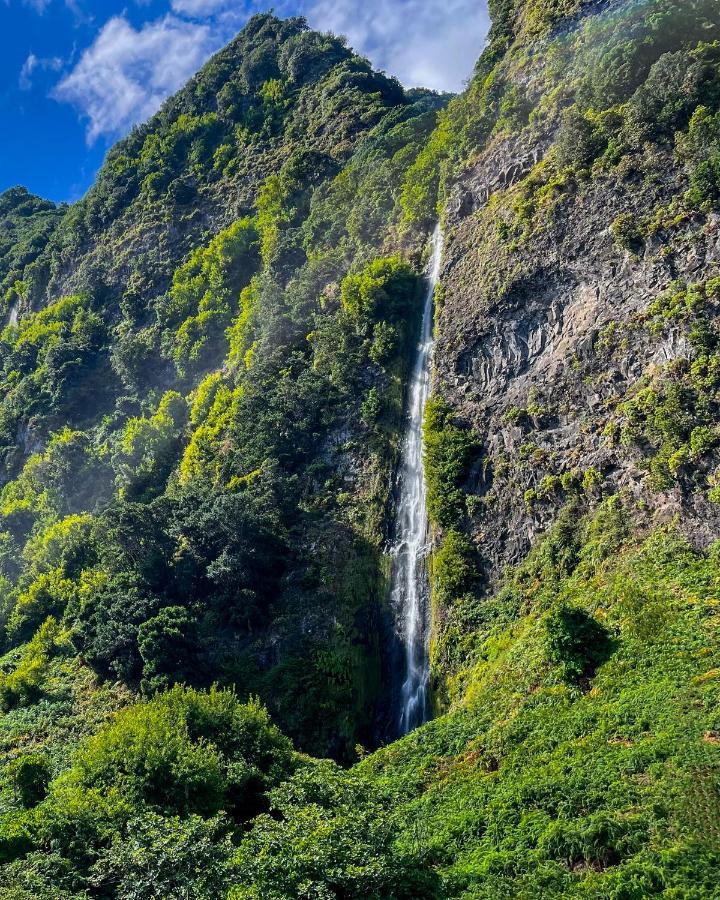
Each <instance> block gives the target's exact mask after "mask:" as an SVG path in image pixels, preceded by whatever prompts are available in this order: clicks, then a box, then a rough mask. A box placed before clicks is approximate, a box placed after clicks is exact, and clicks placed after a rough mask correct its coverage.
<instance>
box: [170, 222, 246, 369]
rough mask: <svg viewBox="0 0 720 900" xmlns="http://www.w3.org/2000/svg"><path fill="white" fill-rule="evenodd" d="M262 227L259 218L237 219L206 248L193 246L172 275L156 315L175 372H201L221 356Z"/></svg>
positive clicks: (225, 346)
mask: <svg viewBox="0 0 720 900" xmlns="http://www.w3.org/2000/svg"><path fill="white" fill-rule="evenodd" d="M261 228H262V225H261V224H260V222H259V221H258V223H257V224H256V222H255V220H254V219H249V218H245V219H239V220H238V221H237V222H235V223H234V224H233V225H231V226H230V227H229V228H226V229H225V230H224V231H221V232H220V234H218V235H217V237H215V238H213V240H212V241H210V243H209V244H208V245H207V246H206V247H200V248H198V249H197V250H194V251H193V252H192V253H191V254H190V256H189V258H188V259H187V261H186V262H185V263H183V265H182V266H180V267H179V268H178V269H177V270H176V271H175V273H174V274H173V282H172V286H171V288H170V290H169V291H168V293H167V295H166V297H164V298H163V299H162V300H161V301H160V303H159V304H158V307H157V315H158V321H159V323H160V325H161V327H162V328H163V331H164V341H165V346H166V349H167V352H168V353H169V355H170V356H171V357H172V359H173V360H174V362H175V365H176V367H177V370H178V372H179V373H180V375H182V376H185V375H187V374H190V373H195V372H200V371H203V370H206V369H208V368H209V367H211V366H213V365H217V364H218V363H219V362H220V360H221V359H222V357H223V355H224V351H225V350H226V349H227V345H226V340H225V332H226V329H227V328H228V327H229V325H230V324H231V322H232V320H233V318H234V316H235V315H236V314H237V312H238V301H239V297H240V292H241V290H242V289H243V288H244V287H245V286H246V285H247V283H248V282H249V281H250V278H251V277H252V275H253V274H254V272H255V270H256V268H257V265H258V262H259V235H258V229H261Z"/></svg>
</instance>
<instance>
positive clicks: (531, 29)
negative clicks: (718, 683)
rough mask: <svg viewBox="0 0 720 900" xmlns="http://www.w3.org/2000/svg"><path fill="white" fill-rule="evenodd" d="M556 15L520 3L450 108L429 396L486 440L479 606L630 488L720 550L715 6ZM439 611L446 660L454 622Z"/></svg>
mask: <svg viewBox="0 0 720 900" xmlns="http://www.w3.org/2000/svg"><path fill="white" fill-rule="evenodd" d="M650 7H652V9H651V8H650ZM513 9H514V8H513ZM544 9H545V13H546V18H545V21H544V22H540V21H539V20H538V19H537V17H535V16H534V13H533V10H535V7H534V6H533V4H526V5H524V6H523V7H522V8H521V9H516V10H514V12H513V13H512V14H511V13H510V7H508V9H506V10H505V13H506V14H507V15H508V16H509V18H507V19H506V20H505V21H506V22H508V23H509V22H514V23H515V24H514V26H513V29H514V30H512V32H511V33H510V32H508V30H507V27H505V28H504V30H503V25H502V23H503V16H502V10H497V12H498V14H499V18H498V19H497V22H496V26H495V31H494V34H493V40H491V43H490V47H489V49H488V50H487V51H486V54H485V56H484V57H483V59H481V61H480V63H479V67H478V74H477V76H476V79H475V81H474V82H473V83H472V84H471V86H470V88H469V90H468V93H467V94H466V95H465V97H463V98H461V99H460V100H458V101H455V103H454V105H452V106H451V107H450V110H449V119H450V121H451V122H452V123H453V125H454V126H455V127H454V129H453V133H454V134H455V135H458V134H461V135H464V136H463V137H462V138H461V139H460V140H459V141H458V139H457V138H456V139H455V140H456V143H455V146H453V144H452V141H449V142H448V143H449V149H446V150H445V154H446V159H447V160H449V161H448V162H446V163H445V165H446V167H447V168H446V171H447V172H448V175H447V182H446V184H447V186H446V188H445V195H444V204H445V210H446V212H445V228H446V249H445V256H444V264H443V274H442V280H441V288H440V297H439V304H438V306H439V308H438V312H437V335H438V337H437V350H436V356H435V364H436V392H437V394H438V396H439V397H440V398H441V399H442V400H443V401H444V402H445V403H446V404H447V406H448V409H449V411H450V413H451V414H452V416H454V417H455V424H456V425H457V426H460V427H461V428H465V429H469V430H470V432H471V433H472V435H473V440H474V441H475V449H474V452H473V454H471V456H470V458H468V459H466V460H465V464H464V469H463V473H462V476H461V480H462V481H463V489H464V490H465V492H466V495H467V496H466V507H465V510H464V514H463V516H462V517H461V518H462V522H461V523H460V520H459V519H458V520H457V521H456V522H455V523H454V524H455V525H458V524H460V525H461V528H462V530H464V532H465V534H467V535H468V536H469V537H470V539H471V541H472V544H473V547H474V553H475V557H474V565H475V567H476V573H475V577H476V582H475V585H476V586H475V589H474V590H475V594H476V597H478V598H479V597H481V596H491V595H492V594H493V593H494V592H495V591H496V590H497V588H498V585H499V583H500V581H501V577H502V575H503V573H504V572H505V570H506V568H507V567H508V566H515V565H517V564H518V563H519V562H521V561H522V560H523V559H524V558H525V556H526V555H527V553H528V551H529V549H530V548H531V547H532V546H533V545H534V544H535V543H536V541H537V539H538V536H539V535H540V534H542V533H544V532H545V531H547V529H548V528H549V527H550V526H551V525H552V523H553V522H554V521H555V520H556V517H557V516H558V513H559V511H560V510H562V509H564V508H566V507H567V505H568V504H577V503H580V505H581V506H582V507H586V506H588V505H589V506H592V505H593V504H596V503H597V502H599V501H600V500H601V498H602V497H608V496H611V495H615V494H619V495H621V496H622V497H623V498H624V501H623V502H625V503H627V504H628V506H629V507H631V508H632V509H633V510H634V511H635V512H634V515H635V516H636V517H637V527H638V528H645V527H653V526H656V525H658V524H660V523H667V522H670V521H675V522H676V523H677V524H678V526H679V528H680V529H681V531H682V533H683V534H685V535H686V536H687V537H688V538H689V539H690V540H691V542H692V543H693V544H694V545H695V546H697V547H698V548H705V547H707V546H708V545H709V544H710V543H711V542H712V541H713V540H716V539H717V538H718V536H720V532H719V531H718V528H719V527H720V518H719V517H718V509H717V506H716V504H714V503H713V502H711V500H709V499H708V498H709V495H710V494H711V492H712V487H713V484H714V474H713V473H714V471H715V468H716V466H717V465H718V462H720V458H718V456H717V453H716V451H715V447H716V444H717V441H716V439H715V437H714V436H713V437H711V436H710V432H708V431H707V429H710V431H711V432H712V433H713V435H714V430H713V429H714V427H715V426H714V422H715V416H716V414H717V408H716V400H715V394H714V391H715V387H714V376H713V375H712V374H710V375H708V371H709V370H708V369H707V368H706V367H708V366H709V369H710V370H712V368H713V366H714V362H713V360H714V359H715V357H714V355H713V354H714V352H715V340H716V338H715V334H716V324H715V317H716V315H717V300H718V296H717V281H715V280H714V279H716V278H717V275H718V266H719V264H720V259H719V253H720V237H719V235H718V221H719V220H718V216H717V214H716V212H715V201H713V200H711V199H710V195H709V194H708V193H707V190H709V189H706V188H702V189H700V188H699V187H698V184H699V181H700V180H701V179H700V176H699V175H698V172H699V171H700V170H702V167H703V166H704V165H705V164H706V163H705V160H707V159H709V158H712V155H713V153H714V152H715V150H714V149H713V148H714V147H715V146H716V145H715V144H714V141H715V138H714V137H712V136H711V132H712V128H708V122H709V121H715V120H714V119H712V112H711V110H714V109H715V108H716V106H715V104H716V103H717V98H718V81H717V53H718V51H717V45H716V44H713V43H712V41H713V40H716V39H717V37H718V22H717V16H716V14H715V12H716V11H714V10H713V9H712V7H711V6H710V5H708V4H707V3H691V4H683V5H682V7H681V6H680V5H679V4H674V3H670V2H668V3H659V4H646V3H627V2H626V3H622V2H607V3H599V4H598V3H595V4H579V3H575V4H568V5H567V6H566V7H565V8H563V7H562V5H561V6H560V7H558V8H557V9H555V10H554V11H551V10H550V9H549V7H547V6H545V7H544ZM535 12H537V10H535ZM650 13H652V14H653V15H650ZM481 113H482V115H481ZM468 123H470V124H468ZM701 133H702V137H700V134H701ZM451 173H452V174H451ZM703 183H704V182H703ZM703 190H705V193H703ZM701 332H702V334H704V335H705V339H704V340H703V338H702V337H701ZM439 524H440V525H441V526H442V525H443V523H442V522H441V523H439ZM444 524H445V526H446V527H447V524H448V523H447V522H446V523H444ZM451 524H452V523H451ZM442 542H443V528H442V527H441V528H440V531H439V537H438V546H442ZM436 593H437V594H438V595H439V596H443V589H442V585H439V586H438V589H437V591H436ZM476 602H477V603H478V604H479V606H481V605H482V601H481V600H477V601H476ZM462 605H463V604H462V602H461V603H460V606H462ZM450 606H451V607H452V604H450ZM436 613H437V618H438V622H439V624H438V641H439V643H440V644H441V645H442V643H443V641H444V637H443V630H444V628H446V627H450V628H451V629H452V627H453V626H448V625H447V622H448V620H452V619H453V616H456V615H458V610H457V609H455V610H448V608H446V607H445V606H444V605H443V602H442V601H441V602H439V603H438V609H437V610H436ZM448 640H449V638H448ZM437 668H438V671H439V672H440V673H441V672H442V668H443V664H442V663H441V662H438V666H437ZM440 677H442V676H440Z"/></svg>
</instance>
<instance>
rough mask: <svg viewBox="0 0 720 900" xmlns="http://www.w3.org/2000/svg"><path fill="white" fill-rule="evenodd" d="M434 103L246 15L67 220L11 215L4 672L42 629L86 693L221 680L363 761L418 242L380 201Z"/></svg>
mask: <svg viewBox="0 0 720 900" xmlns="http://www.w3.org/2000/svg"><path fill="white" fill-rule="evenodd" d="M444 103H445V100H443V98H440V97H438V96H436V95H434V94H431V93H429V92H426V91H414V92H410V93H406V92H404V91H403V89H402V88H401V86H400V85H399V84H398V83H397V82H395V81H393V80H391V79H389V78H387V77H385V76H384V75H381V74H378V73H375V72H373V71H372V69H371V68H370V66H369V64H368V63H367V62H366V61H364V60H361V59H359V58H358V57H357V56H355V55H353V54H352V53H351V51H349V50H348V49H347V48H346V47H345V45H344V43H343V42H342V41H340V40H338V39H336V38H334V37H328V36H322V35H319V34H316V33H314V32H310V31H308V29H307V27H306V26H305V25H304V23H303V22H302V21H300V20H288V21H285V22H281V21H280V20H278V19H276V18H274V17H272V16H269V15H264V16H257V17H255V18H253V19H252V20H251V21H250V23H249V24H248V26H247V27H246V29H245V30H244V31H243V32H242V33H241V34H240V35H239V36H238V38H237V39H236V40H235V41H233V42H232V43H231V44H230V45H229V46H228V47H227V48H226V49H225V50H223V51H222V52H221V53H219V54H218V55H217V56H216V57H214V58H213V59H212V60H211V61H210V62H209V63H208V65H207V66H206V67H205V69H203V70H202V72H200V73H199V74H198V75H197V76H196V77H195V78H194V79H193V80H192V81H191V82H190V83H189V84H188V85H187V87H185V88H184V89H183V90H182V91H181V92H180V93H179V94H178V95H176V96H175V97H173V98H171V99H170V100H169V101H168V102H167V103H166V104H165V106H164V107H163V108H162V110H161V111H160V112H159V113H158V115H157V116H155V117H154V118H153V119H152V120H151V121H150V122H148V123H147V124H146V125H144V126H142V127H140V128H138V129H136V130H135V131H134V132H133V133H132V134H131V135H130V136H129V137H128V138H127V139H125V140H124V141H122V142H121V143H120V144H118V145H117V147H115V148H114V149H113V150H112V151H111V152H110V154H109V156H108V159H107V162H106V163H105V166H104V167H103V169H102V171H101V172H100V175H99V177H98V181H97V184H96V185H95V187H94V188H93V189H92V190H91V191H90V193H89V194H88V196H87V197H86V198H85V199H84V200H82V201H81V202H80V203H78V204H76V205H75V206H72V207H70V208H66V209H63V210H54V209H52V208H51V205H49V204H42V203H41V202H39V201H34V200H32V199H31V198H27V199H25V198H26V196H27V195H25V194H23V193H22V192H21V191H19V190H17V191H11V192H9V193H8V194H6V195H5V196H4V198H3V201H2V202H3V214H4V215H5V219H4V223H5V226H6V228H5V231H7V232H8V234H9V236H10V237H12V235H13V234H16V233H17V236H18V242H17V243H16V244H15V245H14V247H13V249H11V250H9V251H8V252H7V254H6V255H5V256H4V258H6V259H7V260H8V265H7V266H6V268H8V270H9V271H8V274H7V276H6V281H7V282H8V283H9V284H10V285H11V286H10V287H9V288H8V313H7V315H8V318H9V320H10V324H9V326H8V327H7V328H6V329H5V330H4V331H3V332H2V335H0V351H1V354H2V373H1V374H0V379H1V380H2V398H1V399H0V435H1V442H0V445H1V446H2V448H3V449H2V457H1V458H2V483H3V484H4V488H3V491H2V495H1V497H0V513H1V515H2V519H1V521H0V532H1V533H2V542H1V543H0V555H1V557H2V573H3V580H2V593H3V604H2V608H3V628H4V630H5V632H6V639H5V649H6V650H7V651H9V652H10V655H9V656H8V657H7V665H6V668H7V670H8V672H10V671H11V670H12V668H13V666H14V664H15V663H14V661H16V660H17V659H18V658H19V657H18V654H19V653H21V652H23V651H21V650H20V648H21V647H22V646H23V645H25V642H26V641H27V640H28V639H30V638H31V637H32V636H33V634H34V633H35V632H36V630H37V628H38V627H39V626H41V625H42V624H43V622H45V621H46V620H47V618H48V617H49V616H50V617H53V621H55V622H56V623H58V627H60V628H61V629H63V633H67V635H68V641H69V644H68V645H67V649H66V650H65V651H62V652H60V651H59V652H58V654H57V656H58V658H59V659H62V658H63V657H66V656H68V654H69V655H72V654H79V657H80V658H82V660H83V661H84V663H85V664H86V665H88V666H90V668H91V670H92V671H93V672H94V673H95V675H96V677H98V678H99V679H101V680H102V681H108V680H109V681H111V682H113V681H116V680H118V681H119V682H120V683H122V684H123V685H124V686H126V687H127V688H130V689H131V690H133V691H135V690H138V689H139V688H141V689H142V690H146V691H149V690H156V689H157V688H160V687H163V686H167V685H169V684H171V683H173V682H174V681H175V680H187V681H189V682H190V683H192V684H195V685H200V686H202V685H204V686H208V685H210V684H211V683H215V682H217V683H220V684H230V685H235V686H237V687H238V689H239V690H240V691H241V693H242V694H243V696H249V695H251V694H256V693H257V694H259V695H260V696H261V697H262V698H263V699H264V700H265V702H267V703H268V704H269V705H270V706H271V708H272V711H273V713H274V714H275V715H276V716H277V718H278V721H279V722H280V723H281V724H282V725H283V727H284V728H285V729H286V730H288V731H289V732H290V734H291V735H292V736H293V737H294V738H295V739H296V740H297V741H299V743H300V745H301V746H302V747H303V748H304V749H307V750H313V751H314V752H317V753H319V754H330V755H333V756H336V757H339V758H347V756H348V754H351V753H352V748H353V747H354V745H355V743H356V742H357V741H358V740H362V741H364V742H366V743H367V742H371V741H372V740H374V732H375V729H376V724H375V723H376V705H377V703H378V702H379V701H380V700H381V699H382V695H383V690H382V686H381V674H382V673H381V654H380V644H381V637H380V635H381V634H382V633H383V631H384V626H383V621H384V617H385V612H384V609H385V606H386V597H385V590H384V577H385V576H384V566H383V564H382V562H381V558H380V550H381V547H382V543H383V540H384V531H385V515H384V511H385V506H386V503H387V501H388V497H389V493H390V483H391V469H392V465H393V460H394V455H395V447H396V443H397V431H398V429H397V423H398V421H399V418H400V416H401V411H402V395H403V383H404V380H405V379H404V371H405V365H406V347H407V344H408V341H409V340H410V339H411V338H412V336H413V332H414V330H415V327H416V326H415V318H414V313H413V303H414V298H415V293H416V290H417V289H418V288H419V287H420V284H419V278H418V274H417V273H418V263H419V259H418V250H417V248H418V247H422V246H423V244H424V243H425V237H424V235H423V234H422V233H415V234H413V235H411V236H410V237H409V238H405V237H402V235H401V234H400V232H399V230H398V223H399V219H400V206H399V198H398V194H399V190H400V185H401V180H402V173H403V172H404V171H405V169H406V168H407V166H408V164H409V163H410V162H412V160H413V159H414V158H415V156H416V155H417V153H418V152H419V150H420V148H421V146H422V145H423V143H424V142H425V141H426V140H427V137H428V135H429V133H430V132H431V131H432V129H433V128H434V126H435V123H436V113H437V111H438V110H439V109H440V108H441V107H442V106H443V105H444ZM20 201H23V202H22V203H21V202H20ZM21 216H24V218H23V219H22V220H21V218H20V217H21ZM21 221H22V223H23V229H24V230H23V231H22V233H21V232H20V231H19V230H18V229H19V225H18V223H19V222H21ZM51 226H52V227H51ZM41 239H42V240H44V246H38V243H39V242H40V241H41ZM26 244H27V245H32V247H33V253H32V255H30V254H29V251H28V252H26V253H25V254H23V253H21V251H22V250H23V248H24V247H25V245H26ZM11 267H12V268H11ZM351 272H352V274H350V273H351ZM368 623H370V627H368ZM51 655H52V654H51ZM57 664H58V665H61V663H60V662H59V660H58V663H57ZM9 677H13V676H11V675H10V676H9ZM41 681H42V682H43V683H42V684H41V683H38V684H36V685H34V686H33V687H32V688H31V687H30V686H29V685H28V691H29V693H28V692H27V691H26V690H25V688H24V687H23V688H21V689H19V691H18V692H15V693H14V694H13V697H12V698H11V699H8V700H7V702H6V704H5V705H6V708H7V709H10V708H14V707H20V708H23V707H24V706H25V705H26V701H27V698H28V697H30V695H32V696H33V697H36V696H44V695H45V688H44V681H45V676H43V677H42V679H41ZM61 683H62V691H65V692H67V691H70V692H71V693H72V692H73V691H74V690H75V689H76V688H75V687H74V686H73V685H74V682H73V681H72V679H70V680H69V681H68V680H63V679H61ZM50 693H51V694H52V691H51V692H50ZM59 709H60V707H58V715H59V714H60V712H59ZM23 715H24V714H23ZM25 727H27V725H26V724H24V725H23V726H22V728H23V729H24V728H25ZM38 727H40V726H38Z"/></svg>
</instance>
